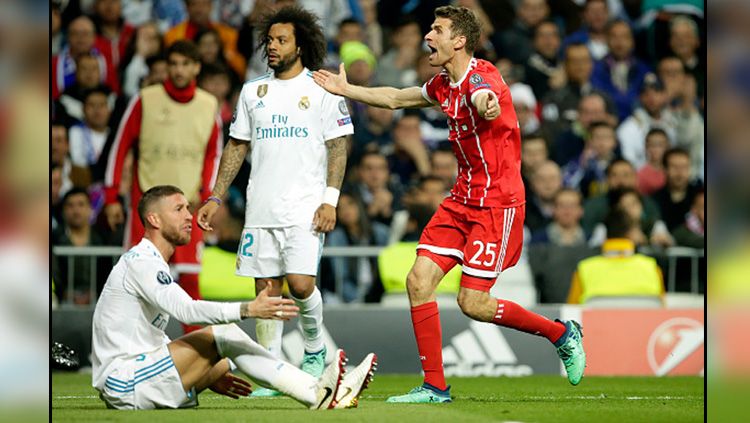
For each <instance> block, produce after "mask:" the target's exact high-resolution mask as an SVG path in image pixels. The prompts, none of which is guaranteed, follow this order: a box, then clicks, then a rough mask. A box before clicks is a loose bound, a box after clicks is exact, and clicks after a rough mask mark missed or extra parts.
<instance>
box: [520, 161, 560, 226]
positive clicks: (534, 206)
mask: <svg viewBox="0 0 750 423" xmlns="http://www.w3.org/2000/svg"><path fill="white" fill-rule="evenodd" d="M560 188H562V174H561V173H560V167H559V166H558V165H557V164H556V163H555V162H553V161H550V160H548V161H546V162H544V163H541V164H539V166H538V167H537V168H536V171H535V172H534V173H533V174H532V175H531V195H530V196H529V197H528V198H527V199H526V221H525V226H526V227H528V228H529V230H530V231H531V232H532V233H533V232H534V231H537V230H539V229H542V228H544V227H545V226H547V224H549V223H550V222H551V221H552V213H553V210H554V205H555V194H557V191H559V190H560Z"/></svg>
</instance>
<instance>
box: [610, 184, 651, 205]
mask: <svg viewBox="0 0 750 423" xmlns="http://www.w3.org/2000/svg"><path fill="white" fill-rule="evenodd" d="M629 194H633V195H635V196H636V197H638V199H639V200H640V201H641V204H642V203H643V198H642V197H641V194H639V193H638V190H636V189H635V188H631V187H622V188H617V189H611V190H609V191H607V201H608V202H609V207H610V208H617V205H618V204H619V203H620V201H621V200H622V197H624V196H626V195H629Z"/></svg>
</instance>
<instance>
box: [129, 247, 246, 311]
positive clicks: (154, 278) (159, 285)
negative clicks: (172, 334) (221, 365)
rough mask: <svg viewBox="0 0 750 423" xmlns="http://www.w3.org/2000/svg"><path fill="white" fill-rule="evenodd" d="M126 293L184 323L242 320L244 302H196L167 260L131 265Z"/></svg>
mask: <svg viewBox="0 0 750 423" xmlns="http://www.w3.org/2000/svg"><path fill="white" fill-rule="evenodd" d="M128 270H129V272H128V273H129V275H128V277H127V278H126V285H125V289H126V290H132V291H133V292H132V293H133V294H134V295H136V296H138V297H141V298H143V299H144V300H146V302H148V303H150V304H153V305H154V306H156V307H159V308H160V309H162V310H163V311H164V312H166V313H167V314H169V315H170V316H173V317H174V318H175V319H177V320H179V321H180V322H183V323H187V324H191V325H196V324H197V325H211V324H220V323H228V322H236V321H239V320H241V317H240V304H241V303H236V302H235V303H219V302H213V301H200V300H193V299H192V298H190V296H189V295H188V294H187V293H186V292H185V291H184V290H183V289H182V288H180V287H179V286H177V284H176V283H174V281H173V280H172V277H171V276H170V275H169V267H168V266H167V264H166V263H164V262H163V261H157V260H137V261H134V262H133V263H131V266H130V269H128Z"/></svg>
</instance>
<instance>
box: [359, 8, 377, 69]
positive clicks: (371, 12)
mask: <svg viewBox="0 0 750 423" xmlns="http://www.w3.org/2000/svg"><path fill="white" fill-rule="evenodd" d="M377 3H378V0H359V6H360V8H361V9H362V23H363V24H364V27H365V39H364V43H365V44H367V46H368V47H370V49H371V50H372V53H373V54H374V55H375V56H377V57H380V56H381V55H382V54H383V28H382V27H381V26H380V22H379V21H378V8H377Z"/></svg>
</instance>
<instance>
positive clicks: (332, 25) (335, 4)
mask: <svg viewBox="0 0 750 423" xmlns="http://www.w3.org/2000/svg"><path fill="white" fill-rule="evenodd" d="M296 3H297V5H298V6H300V7H302V8H304V9H306V10H309V11H310V12H312V13H314V14H315V15H316V16H317V17H318V19H320V26H321V27H322V28H323V32H324V34H325V37H326V39H329V40H330V39H332V38H333V37H335V36H336V24H337V23H339V22H341V21H342V20H343V19H344V18H347V17H349V16H352V8H351V7H350V6H349V1H348V0H297V1H296Z"/></svg>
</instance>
